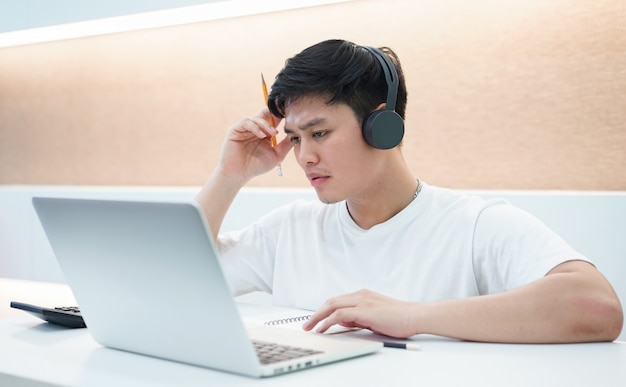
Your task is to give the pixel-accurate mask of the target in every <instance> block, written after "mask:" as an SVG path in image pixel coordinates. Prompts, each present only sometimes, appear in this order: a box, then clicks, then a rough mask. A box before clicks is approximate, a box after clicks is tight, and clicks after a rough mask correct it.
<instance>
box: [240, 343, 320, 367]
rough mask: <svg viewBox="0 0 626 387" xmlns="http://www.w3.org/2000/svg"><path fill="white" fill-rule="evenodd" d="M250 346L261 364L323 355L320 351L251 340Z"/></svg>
mask: <svg viewBox="0 0 626 387" xmlns="http://www.w3.org/2000/svg"><path fill="white" fill-rule="evenodd" d="M252 344H254V349H255V350H256V353H257V355H258V356H259V360H260V361H261V364H272V363H277V362H279V361H283V360H290V359H295V358H298V357H304V356H309V355H315V354H318V353H323V352H322V351H316V350H313V349H307V348H299V347H292V346H289V345H283V344H276V343H266V342H263V341H255V340H253V341H252Z"/></svg>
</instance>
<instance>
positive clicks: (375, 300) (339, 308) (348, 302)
mask: <svg viewBox="0 0 626 387" xmlns="http://www.w3.org/2000/svg"><path fill="white" fill-rule="evenodd" d="M414 308H415V304H413V303H409V302H403V301H398V300H395V299H393V298H390V297H386V296H383V295H381V294H378V293H376V292H373V291H371V290H359V291H357V292H354V293H349V294H345V295H342V296H338V297H333V298H330V299H329V300H328V301H326V303H325V304H324V305H322V307H321V308H319V309H318V310H317V311H316V312H315V313H314V314H313V315H312V316H311V318H310V319H309V320H308V321H307V322H306V323H305V324H304V325H303V328H304V329H305V330H307V331H309V330H311V329H313V328H315V326H316V325H317V324H318V323H319V326H318V327H317V329H316V331H317V332H319V333H323V332H325V331H326V330H327V329H328V328H330V327H331V326H332V325H334V324H339V325H342V326H344V327H350V328H364V329H369V330H371V331H373V332H375V333H379V334H382V335H386V336H391V337H397V338H406V337H409V336H413V335H414V334H416V333H417V332H416V331H415V329H414V327H413V325H412V324H413V319H412V317H411V316H412V311H413V309H414Z"/></svg>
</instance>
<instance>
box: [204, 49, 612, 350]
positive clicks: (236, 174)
mask: <svg viewBox="0 0 626 387" xmlns="http://www.w3.org/2000/svg"><path fill="white" fill-rule="evenodd" d="M388 105H389V106H388ZM405 107H406V87H405V84H404V78H403V75H402V70H401V67H400V63H399V61H398V59H397V57H396V55H395V54H394V53H393V52H392V51H391V50H390V49H382V50H377V49H374V48H371V47H364V46H358V45H355V44H353V43H351V42H346V41H341V40H329V41H324V42H321V43H319V44H316V45H314V46H312V47H309V48H307V49H305V50H304V51H302V52H301V53H300V54H298V55H296V56H294V57H293V58H291V59H289V60H288V61H287V63H286V65H285V68H284V69H283V70H282V71H281V72H280V73H279V74H278V76H277V77H276V80H275V82H274V85H273V87H272V91H271V93H270V97H269V109H270V110H271V113H270V111H269V110H268V109H267V108H264V109H262V110H261V111H260V112H259V113H258V114H257V115H256V116H255V117H253V118H251V119H244V120H242V121H240V122H238V123H237V124H235V125H234V126H232V127H231V128H230V129H229V130H228V133H227V135H226V139H225V141H224V144H223V148H222V154H221V158H220V161H219V165H218V166H217V168H216V169H215V171H214V172H213V173H212V175H211V177H210V178H209V180H208V182H207V183H206V185H205V186H204V187H203V189H202V190H201V192H200V193H199V194H198V197H197V200H198V202H199V203H200V205H201V207H202V208H203V211H204V212H205V214H206V217H207V221H208V223H209V225H210V227H211V230H213V233H214V238H215V240H217V241H218V244H219V248H220V251H221V254H222V261H223V267H224V269H225V271H226V272H227V275H228V276H229V278H230V280H231V284H232V286H233V288H234V289H235V291H236V292H237V293H238V294H241V293H245V292H248V291H253V290H262V291H266V292H270V293H272V294H273V301H274V303H275V304H277V305H281V306H288V307H296V308H302V309H311V310H316V312H315V313H314V314H313V316H312V318H311V319H310V320H309V321H308V322H307V323H305V324H304V326H303V327H304V329H306V330H311V329H316V330H318V331H320V332H324V331H325V330H326V329H327V328H329V327H330V326H331V325H333V324H341V325H344V326H354V327H361V328H367V329H370V330H372V331H374V332H377V333H380V334H384V335H388V336H393V337H409V336H412V335H415V334H422V333H429V334H436V335H442V336H448V337H453V338H459V339H464V340H473V341H488V342H511V343H560V342H584V341H610V340H614V339H615V338H616V337H617V336H618V335H619V333H620V332H621V328H622V323H623V313H622V308H621V304H620V302H619V300H618V298H617V296H616V294H615V292H614V291H613V289H612V287H611V286H610V284H609V283H608V282H607V280H606V279H605V278H604V277H603V276H602V274H601V273H600V272H598V270H596V268H595V267H594V266H593V265H592V264H591V263H590V262H588V260H587V258H585V257H584V256H582V255H581V254H580V253H578V252H576V251H575V250H573V249H572V248H571V247H570V246H569V245H568V244H566V243H565V241H563V240H562V239H561V238H560V237H558V236H557V235H555V234H554V233H553V232H552V231H551V230H549V229H548V228H547V227H546V226H545V225H543V224H542V223H541V222H540V221H538V220H537V219H536V218H534V217H533V216H531V215H529V214H527V213H525V212H524V211H522V210H520V209H518V208H515V207H513V206H511V205H510V204H508V203H506V202H504V201H501V200H492V201H484V200H482V199H480V198H477V197H470V196H465V195H461V194H459V193H455V192H453V191H451V190H446V189H442V188H438V187H434V186H430V185H428V184H426V183H424V182H421V181H420V180H419V179H416V177H415V176H414V174H413V172H412V171H411V170H410V169H409V168H408V166H407V164H406V163H405V160H404V157H403V154H402V147H401V143H400V141H401V138H402V134H403V133H404V132H403V127H398V121H400V122H399V124H400V125H403V123H402V118H404V111H405ZM379 113H384V114H383V115H389V114H397V115H398V116H399V117H400V118H399V119H398V120H396V119H395V118H394V117H393V116H392V117H390V118H388V117H386V118H384V119H382V123H381V122H374V123H372V121H376V120H377V119H378V118H379V117H376V115H378V114H379ZM372 114H373V115H372ZM283 118H284V121H285V122H284V131H285V133H286V135H287V136H286V138H284V139H283V140H282V141H280V142H279V143H278V144H277V145H276V146H275V147H272V144H271V142H270V136H275V135H276V134H278V132H277V130H276V128H275V127H274V126H272V125H270V122H272V121H273V122H274V123H275V125H276V126H277V125H278V123H280V121H281V119H283ZM398 136H399V137H398ZM388 137H391V139H389V138H388ZM381 138H382V140H381ZM388 140H389V141H388ZM292 148H293V150H294V154H295V157H296V159H297V161H298V163H299V165H300V166H301V167H302V169H303V170H304V173H305V174H306V177H307V179H308V180H309V181H310V183H311V185H312V186H313V187H314V188H315V191H316V193H317V195H318V197H319V199H320V201H319V202H318V201H315V202H304V201H298V202H295V203H293V204H290V205H287V206H285V207H283V208H280V209H277V210H275V211H273V212H272V213H270V214H268V215H266V216H265V217H263V218H262V219H260V220H259V221H258V222H256V223H254V224H252V225H250V226H249V227H248V228H246V229H245V230H242V231H239V232H232V233H227V234H223V235H219V236H218V234H217V232H218V230H219V229H220V225H221V223H222V220H223V217H224V215H225V213H226V211H227V209H228V207H229V206H230V204H231V203H232V200H233V199H234V197H235V196H236V194H237V192H238V191H239V190H240V189H241V188H242V187H243V186H244V185H245V184H246V183H247V182H248V181H249V180H250V179H252V178H253V177H254V176H257V175H259V174H261V173H265V172H268V171H269V170H271V169H272V168H274V167H275V166H276V165H278V164H279V163H280V162H281V161H282V160H283V159H284V158H285V157H286V155H287V153H288V152H289V151H290V150H291V149H292Z"/></svg>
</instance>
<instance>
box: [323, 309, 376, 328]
mask: <svg viewBox="0 0 626 387" xmlns="http://www.w3.org/2000/svg"><path fill="white" fill-rule="evenodd" d="M357 319H358V312H357V309H356V308H353V307H349V308H341V309H337V310H335V311H334V312H333V313H332V314H331V315H330V316H328V317H327V318H326V319H324V320H323V321H322V322H320V324H319V326H317V328H316V329H315V331H316V332H317V333H324V332H326V331H327V330H328V329H330V327H332V326H333V325H336V324H339V325H341V326H344V327H350V328H354V327H356V328H367V327H363V326H362V325H361V324H359V323H358V321H357Z"/></svg>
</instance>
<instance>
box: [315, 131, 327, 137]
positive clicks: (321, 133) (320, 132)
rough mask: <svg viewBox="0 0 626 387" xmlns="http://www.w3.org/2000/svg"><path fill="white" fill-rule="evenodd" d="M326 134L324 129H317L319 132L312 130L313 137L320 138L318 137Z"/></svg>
mask: <svg viewBox="0 0 626 387" xmlns="http://www.w3.org/2000/svg"><path fill="white" fill-rule="evenodd" d="M325 135H326V131H323V130H321V131H319V132H313V137H314V138H320V137H324V136H325Z"/></svg>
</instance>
